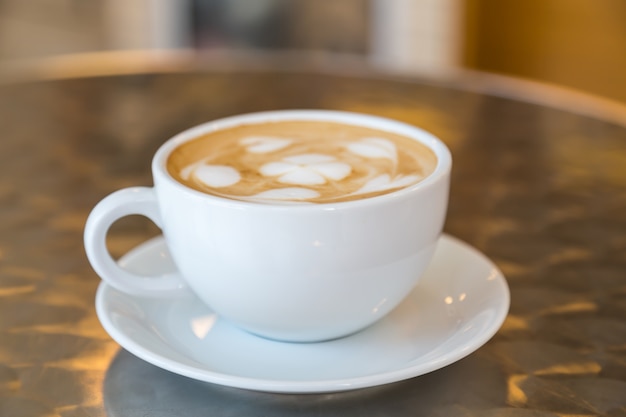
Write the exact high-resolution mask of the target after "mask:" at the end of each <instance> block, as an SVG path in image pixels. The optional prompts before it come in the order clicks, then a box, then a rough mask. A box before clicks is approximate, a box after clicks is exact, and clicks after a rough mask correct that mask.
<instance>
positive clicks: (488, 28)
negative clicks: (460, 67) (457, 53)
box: [463, 0, 626, 102]
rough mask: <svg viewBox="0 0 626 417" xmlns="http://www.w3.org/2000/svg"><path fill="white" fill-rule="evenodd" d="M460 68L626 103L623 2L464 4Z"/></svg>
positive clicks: (484, 0)
mask: <svg viewBox="0 0 626 417" xmlns="http://www.w3.org/2000/svg"><path fill="white" fill-rule="evenodd" d="M465 27H466V37H465V48H464V57H463V61H464V65H466V66H467V67H469V68H473V69H478V70H484V71H491V72H497V73H503V74H507V75H514V76H520V77H526V78H532V79H537V80H541V81H547V82H552V83H557V84H560V85H565V86H569V87H574V88H576V89H580V90H584V91H587V92H590V93H594V94H598V95H602V96H605V97H608V98H611V99H616V100H620V101H623V102H626V0H466V11H465Z"/></svg>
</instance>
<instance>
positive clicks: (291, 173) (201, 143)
mask: <svg viewBox="0 0 626 417" xmlns="http://www.w3.org/2000/svg"><path fill="white" fill-rule="evenodd" d="M436 164H437V158H436V156H435V154H434V152H433V151H432V150H430V149H429V148H428V147H427V146H425V145H423V144H421V143H420V142H418V141H415V140H413V139H410V138H407V137H404V136H400V135H396V134H392V133H388V132H384V131H379V130H375V129H369V128H365V127H360V126H352V125H346V124H341V123H331V122H316V121H285V122H273V123H262V124H251V125H242V126H237V127H234V128H230V129H225V130H219V131H216V132H211V133H208V134H205V135H203V136H200V137H198V138H195V139H192V140H191V141H188V142H185V143H183V144H181V145H180V146H179V147H178V148H176V149H175V150H174V151H173V152H172V154H171V155H170V156H169V159H168V161H167V169H168V171H169V173H170V175H172V176H173V177H174V178H175V179H176V180H177V181H179V182H181V183H182V184H184V185H186V186H188V187H191V188H193V189H195V190H198V191H202V192H205V193H208V194H213V195H217V196H220V197H225V198H230V199H236V200H244V201H251V202H259V203H292V204H293V203H328V202H340V201H350V200H356V199H361V198H367V197H372V196H376V195H380V194H386V193H389V192H392V191H395V190H398V189H401V188H405V187H408V186H410V185H413V184H415V183H417V182H419V181H421V180H422V179H424V178H425V177H426V176H428V175H429V174H431V173H432V172H433V170H434V169H435V166H436Z"/></svg>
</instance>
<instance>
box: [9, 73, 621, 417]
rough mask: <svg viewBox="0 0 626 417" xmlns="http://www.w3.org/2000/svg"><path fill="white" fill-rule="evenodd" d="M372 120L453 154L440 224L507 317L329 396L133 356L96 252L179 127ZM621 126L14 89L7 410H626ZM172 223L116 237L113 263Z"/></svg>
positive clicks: (120, 231)
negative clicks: (263, 113)
mask: <svg viewBox="0 0 626 417" xmlns="http://www.w3.org/2000/svg"><path fill="white" fill-rule="evenodd" d="M283 108H324V109H341V110H351V111H360V112H365V113H373V114H378V115H382V116H388V117H392V118H396V119H399V120H402V121H406V122H409V123H412V124H415V125H419V126H421V127H424V128H425V129H427V130H430V131H432V132H433V133H435V134H436V135H438V136H440V137H441V138H442V139H443V140H444V141H445V142H446V143H447V144H448V145H449V147H450V149H451V151H452V154H453V158H454V168H453V176H452V186H451V198H450V206H449V213H448V218H447V223H446V227H445V230H446V232H447V233H450V234H452V235H454V236H456V237H459V238H461V239H462V240H465V241H466V242H468V243H470V244H472V245H474V246H475V247H477V248H478V249H479V250H481V251H482V252H484V253H485V254H486V255H487V256H488V257H490V258H491V259H492V260H493V261H494V262H495V263H496V264H497V265H498V266H499V267H500V268H501V270H502V271H503V272H504V274H505V276H506V278H507V280H508V283H509V286H510V289H511V297H512V304H511V308H510V313H509V315H508V317H507V319H506V321H505V323H504V325H503V327H502V328H501V329H500V331H499V332H498V333H497V334H496V336H495V337H494V338H493V339H492V340H490V341H489V342H488V343H487V344H486V345H485V346H483V347H482V348H480V349H479V350H478V351H476V352H475V353H473V354H471V355H469V356H468V357H466V358H465V359H462V360H461V361H459V362H457V363H454V364H452V365H450V366H448V367H446V368H444V369H441V370H438V371H435V372H432V373H430V374H427V375H424V376H421V377H417V378H413V379H409V380H407V381H403V382H399V383H395V384H391V385H387V386H383V387H376V388H368V389H362V390H357V391H351V392H343V393H334V394H324V395H312V394H311V395H281V394H268V393H262V392H252V391H245V390H240V389H235V388H227V387H222V386H217V385H212V384H208V383H203V382H198V381H195V380H192V379H187V378H185V377H182V376H178V375H175V374H172V373H169V372H167V371H164V370H162V369H160V368H157V367H155V366H153V365H150V364H148V363H146V362H144V361H143V360H140V359H138V358H136V357H134V356H133V355H131V354H130V353H128V352H126V351H125V350H123V349H121V348H120V347H119V346H118V345H117V344H116V343H115V342H114V341H113V340H112V339H111V338H110V337H109V336H108V335H107V334H106V333H105V332H104V330H103V329H102V327H101V326H100V324H99V322H98V319H97V317H96V314H95V310H94V295H95V291H96V288H97V286H98V284H99V282H100V280H99V278H98V277H97V276H96V274H95V273H94V272H93V270H92V269H91V267H90V266H89V264H88V262H87V259H86V257H85V254H84V251H83V247H82V231H83V226H84V223H85V219H86V217H87V214H88V213H89V211H90V210H91V208H92V207H93V206H94V205H95V204H96V202H98V201H99V200H100V199H101V198H102V197H104V196H105V195H106V194H108V193H110V192H112V191H114V190H116V189H119V188H122V187H126V186H130V185H142V184H145V185H149V184H151V177H150V171H149V161H150V159H151V156H152V154H153V152H154V151H155V150H156V149H157V147H158V146H159V145H160V144H161V143H162V142H163V141H164V140H166V139H167V138H168V137H170V136H171V135H172V134H174V133H176V132H178V131H181V130H183V129H185V128H187V127H190V126H192V125H195V124H198V123H201V122H204V121H208V120H211V119H214V118H218V117H222V116H227V115H232V114H238V113H245V112H251V111H259V110H270V109H283ZM625 126H626V124H624V123H622V124H620V123H617V122H609V121H604V120H602V119H601V118H596V117H590V116H584V115H581V114H576V113H574V112H568V111H564V110H559V109H556V108H552V107H548V106H542V105H538V104H532V103H529V102H524V101H521V100H515V99H511V98H504V97H497V96H494V95H489V94H482V93H479V92H472V91H470V90H469V89H464V88H459V87H458V86H452V85H450V86H447V85H446V84H445V83H441V82H437V83H432V82H428V81H427V80H409V79H392V78H384V77H376V76H371V77H369V76H363V75H362V74H361V75H358V76H351V75H349V74H345V73H343V74H339V73H338V74H333V73H328V72H326V73H323V72H315V71H310V72H307V71H289V70H282V71H271V70H267V71H246V70H245V69H240V70H239V71H234V72H229V71H208V70H207V71H190V72H184V71H181V72H173V73H152V74H129V75H110V76H95V77H82V78H75V79H56V80H55V79H50V80H40V81H31V82H26V81H23V82H17V83H13V84H7V85H4V86H2V87H0V416H2V417H13V416H16V417H18V416H19V417H24V416H46V417H49V416H63V417H79V416H126V417H133V416H199V415H227V416H239V415H303V416H326V415H328V416H330V415H342V416H351V415H367V416H376V415H396V416H404V415H435V416H516V417H521V416H534V417H537V416H555V415H557V416H592V415H593V416H595V415H607V416H626V255H625V253H626V127H625ZM157 233H158V230H157V229H156V228H155V227H154V226H153V225H151V224H150V223H149V222H147V221H144V220H143V219H136V218H130V219H126V220H122V221H120V222H118V223H117V224H115V225H114V227H113V229H112V231H111V233H110V237H109V246H110V250H111V252H112V253H113V254H114V255H115V256H120V255H122V254H123V253H125V252H126V251H127V250H129V249H130V248H132V247H134V246H135V245H137V244H139V243H140V242H142V241H143V240H145V239H146V238H148V237H151V236H154V235H155V234H157Z"/></svg>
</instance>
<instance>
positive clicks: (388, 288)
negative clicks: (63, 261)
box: [84, 110, 452, 342]
mask: <svg viewBox="0 0 626 417" xmlns="http://www.w3.org/2000/svg"><path fill="white" fill-rule="evenodd" d="M285 120H299V121H300V120H310V121H329V122H339V123H342V124H349V125H358V126H365V127H370V128H375V129H379V130H383V131H388V132H392V133H396V134H400V135H403V136H406V137H408V138H411V139H414V140H416V141H419V142H421V143H423V144H425V145H426V146H428V147H429V148H430V149H431V150H432V151H433V152H434V153H435V155H436V157H437V165H436V167H435V170H434V172H432V173H431V174H430V175H429V176H428V177H427V178H425V179H424V180H422V181H420V182H418V183H417V184H414V185H412V186H409V187H407V188H403V189H401V190H398V191H395V192H392V193H389V194H384V195H380V196H376V197H371V198H363V199H359V200H354V201H348V202H341V203H326V204H309V205H284V204H271V203H270V204H259V203H254V202H246V201H237V200H233V199H227V198H222V197H216V196H213V195H210V194H206V193H202V192H199V191H196V190H193V189H191V188H189V187H187V186H185V185H182V184H181V183H180V182H178V181H176V180H175V179H174V178H173V177H172V176H171V175H170V174H169V173H168V171H167V168H166V161H167V158H168V156H169V154H170V153H171V152H172V150H174V149H175V148H176V147H177V146H179V145H180V144H181V143H184V142H187V141H189V140H191V139H193V138H196V137H198V136H199V135H202V134H203V133H205V132H211V131H214V130H216V129H225V128H229V127H233V126H237V125H240V124H246V123H248V124H249V123H260V122H265V121H285ZM451 165H452V162H451V156H450V152H449V151H448V149H447V147H446V146H445V145H444V144H443V143H442V142H441V141H440V140H439V139H437V138H436V137H435V136H433V135H431V134H430V133H427V132H425V131H423V130H421V129H419V128H416V127H414V126H411V125H408V124H404V123H400V122H397V121H393V120H389V119H385V118H380V117H375V116H370V115H364V114H356V113H347V112H337V111H318V110H293V111H289V110H286V111H274V112H264V113H254V114H247V115H241V116H234V117H229V118H226V119H221V120H216V121H212V122H209V123H205V124H202V125H200V126H197V127H194V128H192V129H189V130H187V131H184V132H182V133H180V134H178V135H177V136H175V137H173V138H172V139H170V140H169V141H167V142H166V143H165V144H163V145H162V146H161V148H160V149H159V150H158V151H157V153H156V154H155V156H154V159H153V161H152V173H153V178H154V187H152V188H147V187H134V188H127V189H123V190H120V191H117V192H115V193H113V194H111V195H109V196H108V197H106V198H104V199H103V200H102V201H101V202H100V203H98V205H96V207H95V208H94V209H93V211H92V212H91V214H90V216H89V219H88V220H87V224H86V227H85V235H84V239H85V249H86V252H87V256H88V258H89V261H90V262H91V264H92V266H93V268H94V270H95V271H96V272H97V273H98V275H100V277H101V278H102V279H103V280H105V281H106V282H107V283H108V284H110V285H111V286H113V287H114V288H116V289H118V290H120V291H123V292H126V293H129V294H133V295H138V296H151V297H153V296H154V297H159V296H169V295H171V294H172V293H173V292H174V291H177V290H178V289H180V288H183V287H189V288H190V289H191V290H192V291H193V292H194V293H195V294H196V295H197V296H198V297H199V298H200V299H201V300H202V301H203V302H204V303H206V304H207V305H208V306H209V307H210V308H211V309H212V310H214V311H215V312H216V313H217V314H218V315H219V316H220V317H223V318H225V319H227V320H228V321H230V322H232V323H233V324H235V325H237V326H239V327H241V328H243V329H245V330H247V331H249V332H251V333H254V334H257V335H260V336H263V337H267V338H271V339H277V340H282V341H293V342H311V341H322V340H327V339H333V338H337V337H342V336H346V335H348V334H351V333H354V332H356V331H358V330H361V329H363V328H365V327H367V326H369V325H371V324H372V323H374V322H376V321H377V320H379V319H380V318H382V317H384V316H385V315H386V314H387V313H389V312H390V311H391V310H392V309H393V308H394V307H396V306H397V305H398V304H399V303H400V302H401V301H402V300H403V299H404V298H405V297H406V296H407V295H408V294H409V293H410V292H411V291H412V290H413V288H414V287H415V285H416V284H417V283H418V280H419V277H420V275H421V274H422V273H423V271H424V270H425V268H426V267H427V266H428V264H429V262H430V259H431V256H432V255H433V253H434V250H435V246H436V243H437V240H438V238H439V236H440V234H441V231H442V228H443V224H444V220H445V215H446V209H447V202H448V190H449V178H450V170H451ZM135 214H139V215H143V216H146V217H148V218H149V219H151V220H152V221H153V222H154V223H155V224H156V225H157V226H158V227H160V228H161V229H162V231H163V234H164V237H165V240H166V242H167V246H168V249H169V251H170V252H171V254H172V257H173V259H174V261H175V263H176V265H177V267H178V269H179V271H180V273H177V274H174V275H165V276H159V277H143V276H138V275H135V274H133V273H131V272H128V271H126V270H124V269H122V268H121V267H120V266H118V264H117V263H116V262H115V261H114V260H113V259H112V258H111V256H110V254H109V253H108V251H107V248H106V234H107V231H108V229H109V227H110V226H111V225H112V224H113V223H114V222H115V221H116V220H118V219H119V218H121V217H124V216H128V215H135Z"/></svg>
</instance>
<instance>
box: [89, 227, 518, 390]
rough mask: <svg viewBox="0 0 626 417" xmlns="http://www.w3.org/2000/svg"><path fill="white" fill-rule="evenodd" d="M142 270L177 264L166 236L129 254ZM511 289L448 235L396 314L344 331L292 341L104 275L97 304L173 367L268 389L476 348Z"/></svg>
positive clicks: (358, 381)
mask: <svg viewBox="0 0 626 417" xmlns="http://www.w3.org/2000/svg"><path fill="white" fill-rule="evenodd" d="M120 264H121V265H123V267H125V268H127V269H129V270H132V271H134V272H137V273H143V274H155V273H163V272H167V271H171V270H173V269H174V266H173V263H172V261H171V259H170V257H169V253H168V251H167V248H166V247H165V243H164V241H163V238H161V237H159V238H156V239H153V240H151V241H149V242H146V243H144V244H143V245H141V246H139V247H137V248H135V249H133V250H132V251H131V252H129V253H128V254H127V255H126V256H124V257H123V258H122V259H121V260H120ZM508 308H509V289H508V286H507V284H506V281H505V279H504V277H503V275H502V274H501V273H500V271H499V270H498V269H497V267H496V266H495V265H494V264H493V263H492V262H490V261H489V260H488V259H487V258H486V257H485V256H484V255H482V254H481V253H480V252H478V251H477V250H475V249H473V248H472V247H471V246H469V245H467V244H465V243H463V242H461V241H459V240H457V239H455V238H452V237H450V236H443V237H442V238H441V239H440V241H439V244H438V247H437V251H436V254H435V257H434V259H433V262H432V264H431V266H430V267H429V269H428V271H427V272H426V274H425V275H424V276H423V278H422V281H421V282H420V284H419V285H418V286H417V288H416V289H415V290H414V291H413V293H411V294H410V295H409V297H408V298H407V299H406V300H405V301H404V302H403V303H402V304H401V305H400V306H399V307H398V308H397V309H396V310H394V311H393V312H392V313H391V314H390V315H388V316H387V317H385V318H384V319H383V320H381V321H380V322H378V323H376V324H374V325H373V326H371V327H369V328H367V329H365V330H363V331H361V332H359V333H356V334H354V335H352V336H348V337H345V338H342V339H337V340H333V341H329V342H322V343H308V344H307V343H283V342H276V341H271V340H266V339H262V338H259V337H257V336H253V335H251V334H249V333H246V332H244V331H242V330H239V329H237V328H235V327H233V326H231V325H230V324H228V323H227V322H226V321H224V320H221V319H219V318H218V317H217V316H216V315H215V313H213V312H212V311H211V310H210V309H209V308H208V307H206V306H205V305H203V304H202V303H201V302H200V301H198V299H197V298H196V297H195V296H194V295H192V294H190V293H179V294H178V295H176V296H174V297H173V298H139V297H133V296H130V295H126V294H124V293H121V292H119V291H117V290H115V289H113V288H112V287H110V286H108V285H106V284H105V283H101V284H100V287H99V289H98V294H97V297H96V310H97V313H98V317H99V318H100V321H101V323H102V325H103V326H104V328H105V330H106V331H107V332H108V333H109V334H110V335H111V337H112V338H113V339H115V341H117V342H118V343H119V344H120V345H122V346H123V347H124V348H125V349H127V350H128V351H130V352H131V353H133V354H134V355H136V356H138V357H139V358H141V359H144V360H146V361H147V362H150V363H152V364H154V365H156V366H158V367H161V368H164V369H167V370H169V371H171V372H174V373H177V374H180V375H185V376H187V377H190V378H195V379H198V380H201V381H207V382H212V383H216V384H221V385H227V386H232V387H239V388H246V389H252V390H259V391H268V392H283V393H313V392H335V391H345V390H352V389H357V388H364V387H371V386H375V385H381V384H387V383H391V382H395V381H400V380H403V379H408V378H411V377H415V376H418V375H422V374H425V373H428V372H431V371H434V370H436V369H439V368H442V367H444V366H446V365H449V364H451V363H453V362H455V361H458V360H459V359H461V358H463V357H465V356H467V355H469V354H470V353H472V352H473V351H475V350H476V349H478V348H479V347H480V346H482V345H483V344H484V343H486V342H487V341H488V340H489V339H490V338H491V337H492V336H493V335H494V334H495V333H496V331H497V330H498V329H499V328H500V326H501V325H502V322H503V321H504V318H505V317H506V314H507V312H508Z"/></svg>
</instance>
